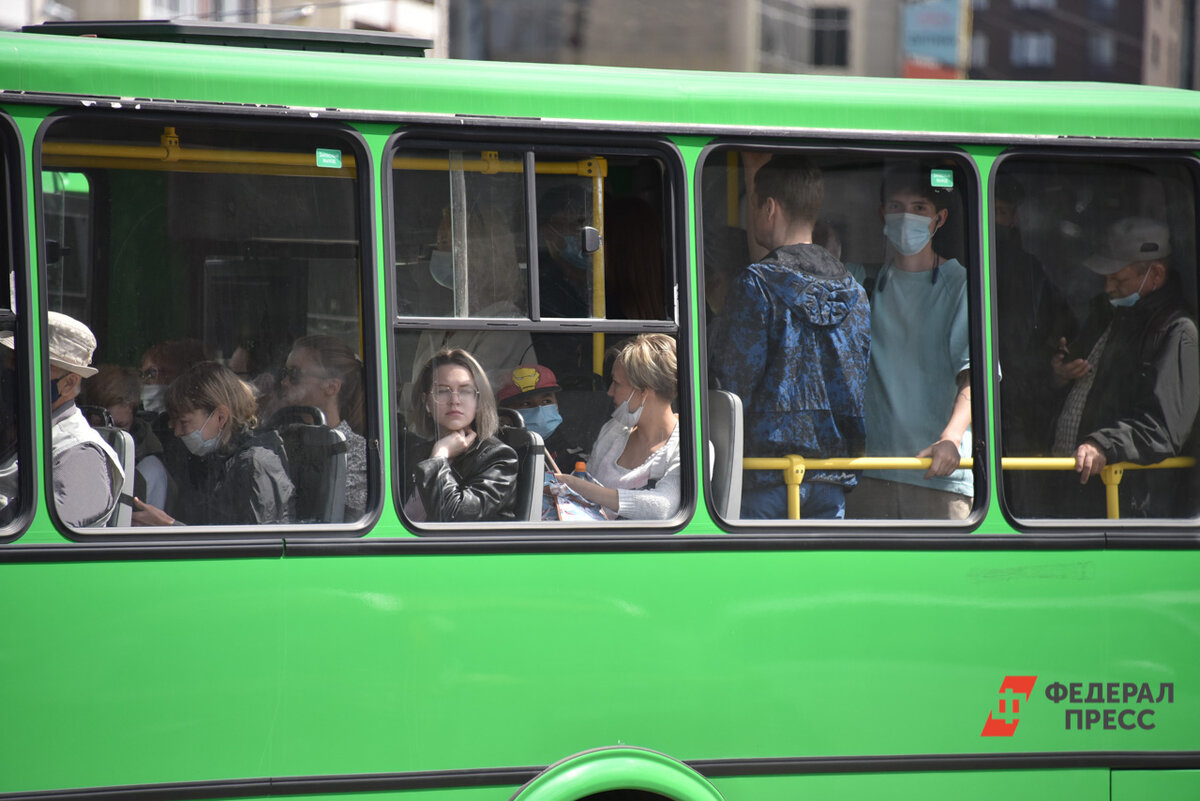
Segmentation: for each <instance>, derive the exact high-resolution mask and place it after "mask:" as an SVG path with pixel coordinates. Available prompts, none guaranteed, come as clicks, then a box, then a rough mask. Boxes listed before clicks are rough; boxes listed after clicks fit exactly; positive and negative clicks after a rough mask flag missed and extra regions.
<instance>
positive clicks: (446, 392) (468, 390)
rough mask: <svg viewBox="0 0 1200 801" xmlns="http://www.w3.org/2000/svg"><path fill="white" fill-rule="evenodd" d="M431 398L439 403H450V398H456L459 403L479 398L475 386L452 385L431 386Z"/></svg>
mask: <svg viewBox="0 0 1200 801" xmlns="http://www.w3.org/2000/svg"><path fill="white" fill-rule="evenodd" d="M433 399H434V400H435V401H437V402H438V403H441V404H446V403H450V401H451V400H455V399H456V400H458V401H459V402H460V403H465V402H467V401H477V400H479V390H477V389H475V387H460V388H459V389H455V388H454V387H447V386H436V387H434V388H433Z"/></svg>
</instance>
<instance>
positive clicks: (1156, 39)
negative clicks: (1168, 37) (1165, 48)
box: [1150, 33, 1162, 67]
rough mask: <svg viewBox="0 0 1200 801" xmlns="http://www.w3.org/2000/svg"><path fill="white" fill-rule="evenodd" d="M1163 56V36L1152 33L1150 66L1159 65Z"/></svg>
mask: <svg viewBox="0 0 1200 801" xmlns="http://www.w3.org/2000/svg"><path fill="white" fill-rule="evenodd" d="M1161 58H1162V38H1161V37H1160V36H1159V35H1158V34H1157V33H1152V34H1150V66H1152V67H1158V62H1159V61H1160V59H1161Z"/></svg>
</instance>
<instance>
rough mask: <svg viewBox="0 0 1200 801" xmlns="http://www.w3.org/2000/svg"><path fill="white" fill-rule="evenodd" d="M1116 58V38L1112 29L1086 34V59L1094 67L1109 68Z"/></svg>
mask: <svg viewBox="0 0 1200 801" xmlns="http://www.w3.org/2000/svg"><path fill="white" fill-rule="evenodd" d="M1116 60H1117V38H1116V36H1115V35H1113V32H1112V31H1093V32H1092V33H1090V34H1088V61H1089V62H1090V63H1091V64H1092V66H1094V67H1102V68H1109V67H1112V66H1113V65H1114V64H1115V63H1116Z"/></svg>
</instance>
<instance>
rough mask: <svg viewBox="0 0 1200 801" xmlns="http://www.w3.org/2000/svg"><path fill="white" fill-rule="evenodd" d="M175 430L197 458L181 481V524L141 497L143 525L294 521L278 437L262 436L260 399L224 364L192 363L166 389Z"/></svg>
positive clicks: (137, 513) (138, 510)
mask: <svg viewBox="0 0 1200 801" xmlns="http://www.w3.org/2000/svg"><path fill="white" fill-rule="evenodd" d="M165 403H166V407H167V417H168V419H169V420H170V425H171V430H172V431H173V432H174V434H175V436H176V437H178V438H179V441H180V442H182V443H183V445H184V446H185V447H186V448H187V449H188V451H190V452H191V454H192V455H193V456H195V457H197V460H198V461H197V462H195V464H194V465H193V467H194V468H196V469H193V470H190V471H189V475H188V476H186V477H184V476H176V480H177V481H179V483H180V496H181V497H180V502H179V507H180V509H179V516H178V517H179V519H178V520H176V519H174V518H172V517H171V516H170V515H168V514H167V513H166V512H164V511H163V510H161V509H159V508H157V507H155V506H151V505H149V504H147V503H144V502H143V501H141V500H139V499H137V498H135V499H134V512H133V522H134V525H140V526H170V525H177V524H184V525H245V524H253V523H287V522H289V521H291V520H292V518H293V517H294V510H295V500H294V497H293V496H294V494H295V488H294V487H293V485H292V481H291V479H290V478H288V474H287V470H286V469H285V468H284V463H283V459H282V458H281V455H280V450H279V449H278V448H279V439H278V436H276V435H273V434H272V435H265V436H262V437H256V436H255V435H254V433H253V430H252V429H253V427H254V425H255V424H256V422H257V420H256V419H255V412H256V409H255V402H254V394H253V393H252V392H251V391H250V387H249V386H247V384H246V383H245V382H244V381H242V380H241V379H240V378H238V377H237V374H236V373H234V372H233V371H232V370H230V369H229V368H228V367H225V366H224V365H222V364H219V363H217V362H200V363H199V364H196V365H193V366H192V367H191V368H189V369H188V370H187V372H185V373H184V374H183V375H181V376H180V377H179V378H177V379H175V381H173V382H172V383H171V385H170V386H169V387H168V388H167V393H166V397H165Z"/></svg>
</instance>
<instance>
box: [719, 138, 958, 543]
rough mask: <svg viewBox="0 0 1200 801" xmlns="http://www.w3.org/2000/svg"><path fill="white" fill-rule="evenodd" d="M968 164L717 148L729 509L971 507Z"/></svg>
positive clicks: (944, 510)
mask: <svg viewBox="0 0 1200 801" xmlns="http://www.w3.org/2000/svg"><path fill="white" fill-rule="evenodd" d="M970 174H971V173H970V171H969V170H968V169H967V168H966V165H965V164H964V163H963V162H962V161H961V159H958V158H955V157H951V156H940V155H933V156H931V155H927V154H913V155H911V156H905V155H888V156H886V157H883V156H878V155H871V154H869V153H863V152H861V151H856V152H853V153H851V152H839V151H823V150H806V151H802V152H801V151H794V150H793V151H783V150H777V151H774V152H771V151H763V150H758V151H735V150H729V149H715V150H713V151H712V152H711V153H710V154H709V155H708V157H707V160H706V162H705V166H704V173H703V177H702V181H703V190H704V194H703V204H702V205H703V235H704V241H703V261H704V265H703V266H704V281H705V293H704V298H705V306H706V317H707V331H708V333H707V339H708V345H709V348H708V368H709V376H710V403H709V410H710V441H711V443H712V448H713V452H714V459H713V463H712V472H711V482H712V484H711V489H712V493H711V494H712V498H713V500H714V504H715V506H716V509H715V511H716V512H717V513H718V515H720V516H721V517H724V518H725V519H726V520H730V521H734V520H786V519H793V520H794V519H803V520H826V519H842V518H856V519H860V520H872V519H876V520H901V519H924V520H961V519H964V518H966V517H967V516H968V515H969V514H970V512H971V510H972V508H973V504H974V500H975V495H976V492H975V476H974V475H973V473H972V470H971V469H970V468H969V467H966V466H963V465H962V464H961V462H962V459H964V458H969V457H971V456H972V439H971V413H972V407H971V384H972V378H971V375H972V371H971V361H970V354H971V341H970V333H969V332H970V328H969V325H968V322H969V310H968V291H967V290H968V286H969V282H970V281H971V280H973V278H972V272H971V268H972V263H973V259H972V257H971V256H972V253H973V252H974V251H973V249H972V242H974V241H975V235H974V232H973V230H972V227H971V226H970V225H969V220H971V219H972V217H971V216H970V214H969V208H970V199H971V198H972V197H973V190H972V186H971V183H970V182H969V179H968V177H967V176H968V175H970ZM739 440H740V441H741V442H742V445H743V447H742V449H741V452H740V453H739V452H737V446H736V443H737V442H738V441H739ZM863 456H866V457H871V459H870V460H869V462H865V463H864V462H858V463H856V464H855V465H854V467H856V468H857V467H859V466H865V467H867V468H868V469H866V470H863V471H858V470H851V469H850V467H851V466H850V465H849V464H848V463H846V461H845V460H847V459H849V458H851V457H863ZM895 457H901V459H900V460H896V459H895ZM918 458H919V459H924V460H926V461H924V462H916V461H914V460H915V459H918ZM813 459H832V460H834V461H832V462H828V463H825V464H822V465H820V466H817V465H812V464H811V460H813ZM804 460H809V464H807V465H804V469H803V472H802V473H797V470H796V468H797V466H798V465H802V464H803V463H804ZM968 464H969V463H968ZM918 465H919V466H920V467H919V468H918V469H912V468H914V467H918ZM897 468H907V469H897ZM796 478H800V479H801V480H800V481H799V483H798V484H797V483H796V481H795V479H796ZM789 484H792V488H789Z"/></svg>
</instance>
